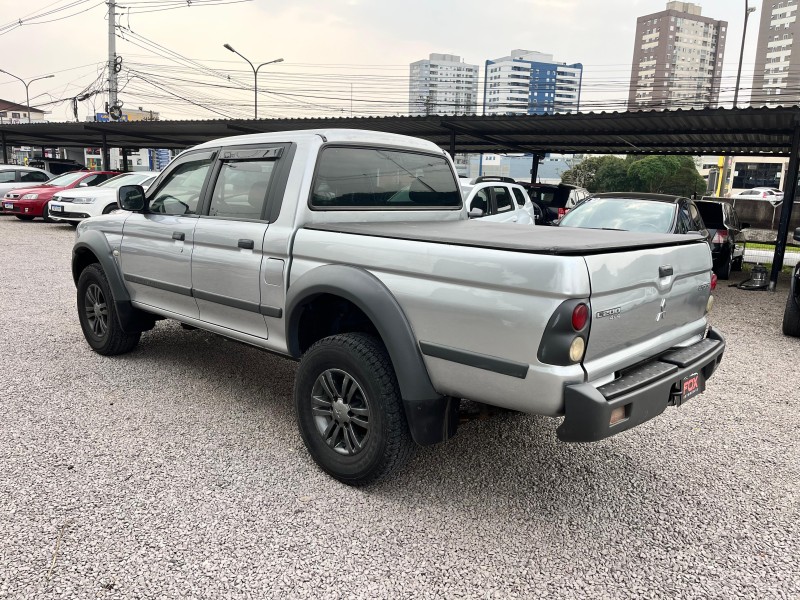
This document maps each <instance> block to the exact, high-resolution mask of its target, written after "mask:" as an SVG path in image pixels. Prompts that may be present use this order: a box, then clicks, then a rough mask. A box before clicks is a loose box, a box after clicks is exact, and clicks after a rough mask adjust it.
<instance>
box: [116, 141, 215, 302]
mask: <svg viewBox="0 0 800 600" xmlns="http://www.w3.org/2000/svg"><path fill="white" fill-rule="evenodd" d="M215 154H216V151H212V150H202V151H198V152H190V153H187V154H184V155H182V156H181V157H179V158H177V159H176V160H175V161H173V163H172V164H171V165H170V167H169V171H167V172H166V173H165V174H164V177H163V178H162V179H161V182H160V183H159V185H158V188H157V189H155V190H152V192H151V193H149V194H148V210H147V211H146V212H142V213H134V214H132V215H130V216H129V217H128V219H127V220H126V221H125V227H124V229H123V237H122V244H121V246H120V266H121V269H122V273H123V276H124V278H125V283H126V286H127V287H128V289H129V290H130V293H131V299H132V300H133V301H134V302H139V303H141V304H146V305H149V306H154V307H157V308H161V309H164V310H168V311H170V312H174V313H176V314H178V315H185V316H189V317H197V314H198V311H197V303H196V302H195V299H194V298H193V297H192V273H191V261H192V242H193V234H194V229H195V225H196V224H197V217H198V214H197V213H198V206H199V205H200V199H201V198H202V197H203V194H204V193H205V189H206V185H207V181H208V179H209V177H208V176H209V174H210V172H211V166H212V165H213V161H214V157H215Z"/></svg>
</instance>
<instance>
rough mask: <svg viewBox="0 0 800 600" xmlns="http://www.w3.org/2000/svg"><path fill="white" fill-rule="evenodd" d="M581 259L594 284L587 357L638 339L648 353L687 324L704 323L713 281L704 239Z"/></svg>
mask: <svg viewBox="0 0 800 600" xmlns="http://www.w3.org/2000/svg"><path fill="white" fill-rule="evenodd" d="M687 241H688V240H687ZM585 261H586V265H587V267H588V269H589V277H590V279H591V286H592V295H591V309H592V321H591V330H590V333H589V342H588V345H587V348H586V358H585V360H586V361H591V360H593V359H595V358H598V357H602V356H606V355H610V354H612V353H614V352H620V351H623V350H630V351H633V352H635V347H636V346H637V345H638V344H642V345H643V347H646V348H648V350H649V351H651V352H652V351H654V349H659V348H660V349H666V348H669V347H670V346H672V345H673V344H674V343H676V341H677V340H678V339H685V337H686V333H687V329H692V328H693V327H698V326H700V327H702V322H700V320H701V319H703V316H704V315H705V309H706V303H707V301H708V295H709V293H710V289H709V288H710V285H709V284H710V280H711V252H710V250H709V247H708V244H706V243H705V241H699V240H698V241H695V242H689V243H687V244H685V245H681V246H668V247H662V248H647V249H642V250H630V251H626V252H619V253H612V254H598V255H592V256H587V257H585ZM646 358H648V357H647V356H641V359H642V360H644V359H646Z"/></svg>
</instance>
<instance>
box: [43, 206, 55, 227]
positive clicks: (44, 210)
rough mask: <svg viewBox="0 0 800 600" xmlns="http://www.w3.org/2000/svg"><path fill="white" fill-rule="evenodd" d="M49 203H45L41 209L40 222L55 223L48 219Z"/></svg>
mask: <svg viewBox="0 0 800 600" xmlns="http://www.w3.org/2000/svg"><path fill="white" fill-rule="evenodd" d="M49 211H50V203H49V202H45V203H44V206H43V207H42V221H44V222H45V223H55V221H53V219H51V218H50V212H49Z"/></svg>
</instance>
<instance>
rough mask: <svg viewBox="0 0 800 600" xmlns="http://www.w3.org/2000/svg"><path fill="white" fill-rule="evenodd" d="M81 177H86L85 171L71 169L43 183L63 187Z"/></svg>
mask: <svg viewBox="0 0 800 600" xmlns="http://www.w3.org/2000/svg"><path fill="white" fill-rule="evenodd" d="M82 177H86V171H72V172H71V173H64V174H63V175H59V176H58V177H54V178H53V179H51V180H50V181H48V182H47V183H46V184H44V185H52V186H58V187H64V186H68V185H71V184H73V183H75V182H76V181H78V180H79V179H81V178H82Z"/></svg>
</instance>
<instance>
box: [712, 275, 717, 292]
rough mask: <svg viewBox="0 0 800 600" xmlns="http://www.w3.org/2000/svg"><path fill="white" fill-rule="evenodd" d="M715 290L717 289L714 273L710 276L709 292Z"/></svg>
mask: <svg viewBox="0 0 800 600" xmlns="http://www.w3.org/2000/svg"><path fill="white" fill-rule="evenodd" d="M715 289H717V274H716V273H712V274H711V291H712V292H713V291H714V290H715Z"/></svg>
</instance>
